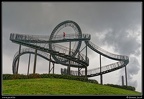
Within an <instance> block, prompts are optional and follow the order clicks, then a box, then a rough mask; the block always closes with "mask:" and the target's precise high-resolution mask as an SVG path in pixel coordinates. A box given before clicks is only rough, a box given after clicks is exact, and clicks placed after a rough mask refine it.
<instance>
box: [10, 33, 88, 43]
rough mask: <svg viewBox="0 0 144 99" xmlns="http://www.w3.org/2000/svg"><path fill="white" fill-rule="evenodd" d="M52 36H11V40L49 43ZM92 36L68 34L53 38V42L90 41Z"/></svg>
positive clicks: (12, 34)
mask: <svg viewBox="0 0 144 99" xmlns="http://www.w3.org/2000/svg"><path fill="white" fill-rule="evenodd" d="M49 38H50V36H47V35H25V34H14V33H11V34H10V40H22V41H25V42H26V41H27V42H32V43H34V42H39V41H49ZM90 38H91V36H90V35H89V34H82V35H76V34H67V35H66V36H65V37H63V36H62V35H56V36H54V38H52V40H51V41H54V40H63V39H90Z"/></svg>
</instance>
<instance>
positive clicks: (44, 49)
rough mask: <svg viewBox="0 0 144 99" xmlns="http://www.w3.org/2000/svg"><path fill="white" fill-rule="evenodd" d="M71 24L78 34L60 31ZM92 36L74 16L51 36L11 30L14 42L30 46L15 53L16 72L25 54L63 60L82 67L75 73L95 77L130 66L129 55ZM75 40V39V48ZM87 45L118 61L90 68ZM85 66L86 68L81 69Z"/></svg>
mask: <svg viewBox="0 0 144 99" xmlns="http://www.w3.org/2000/svg"><path fill="white" fill-rule="evenodd" d="M64 27H70V28H72V29H73V30H74V32H75V34H66V35H64V36H65V37H64V36H63V35H58V33H59V32H60V31H61V30H62V29H63V28H64ZM90 39H91V36H90V35H89V34H82V31H81V29H80V27H79V25H78V24H77V23H76V22H74V21H71V20H66V21H64V22H61V23H60V24H58V25H57V26H56V27H55V28H54V30H53V31H52V33H51V35H50V36H47V35H25V34H17V33H11V34H10V40H11V41H12V42H14V43H17V44H20V45H23V46H26V47H28V48H23V49H21V50H19V51H18V52H17V53H16V54H15V55H14V59H13V63H12V71H13V74H16V73H18V69H17V68H18V67H17V65H16V64H17V63H18V61H19V58H20V56H21V55H24V54H36V55H38V56H40V57H42V58H44V59H46V60H48V61H50V62H52V63H56V64H62V65H65V66H67V67H69V69H70V67H75V68H78V71H70V70H69V74H71V75H78V76H87V77H93V76H98V75H100V74H105V73H108V72H112V71H115V70H117V69H120V68H122V67H124V66H126V65H127V64H128V63H129V57H128V56H124V55H116V54H112V53H110V52H107V51H106V50H104V49H102V48H100V47H98V46H97V45H95V44H93V43H92V42H91V41H90ZM82 41H84V42H85V45H86V46H85V47H84V48H86V55H84V54H82V53H81V50H80V48H81V44H82ZM66 42H68V43H69V48H68V47H65V46H62V45H60V44H59V43H61V44H62V43H66ZM71 42H76V43H75V48H74V49H72V48H71ZM87 47H89V48H90V49H92V50H93V51H95V52H96V53H99V54H100V55H102V56H105V57H107V58H109V59H112V60H117V61H118V62H116V63H112V64H108V65H106V66H102V67H101V68H94V69H90V70H87V67H88V66H89V58H88V57H87ZM80 68H81V69H82V68H85V71H84V70H81V69H80Z"/></svg>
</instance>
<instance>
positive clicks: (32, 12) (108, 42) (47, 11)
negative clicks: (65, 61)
mask: <svg viewBox="0 0 144 99" xmlns="http://www.w3.org/2000/svg"><path fill="white" fill-rule="evenodd" d="M65 20H72V21H75V22H76V23H77V24H78V25H79V26H80V28H81V30H82V32H83V33H88V34H91V41H92V42H93V43H94V44H96V45H98V46H100V47H101V48H103V49H105V50H107V51H109V52H111V53H114V54H118V55H127V56H129V58H130V60H129V64H128V65H127V73H128V85H130V86H134V87H136V90H137V91H139V92H141V91H142V88H141V87H142V79H141V78H142V75H141V73H142V72H141V71H142V63H141V53H142V52H141V46H142V41H141V40H142V38H141V36H142V31H141V29H142V3H141V2H2V70H3V74H6V73H9V74H11V73H12V61H13V57H14V55H15V53H16V52H17V51H18V47H19V46H18V45H17V44H15V43H12V42H11V41H10V40H9V37H10V33H24V34H40V35H50V34H51V32H52V30H53V29H54V28H55V27H56V25H57V24H59V23H60V22H63V21H65ZM83 44H84V43H83ZM22 48H25V47H24V46H23V47H22ZM33 57H34V56H32V58H31V67H30V70H31V71H30V72H31V73H32V68H33V61H34V59H33ZM88 57H89V59H90V65H89V66H88V69H92V68H97V67H99V54H98V53H95V52H94V51H92V50H91V49H88ZM37 60H38V61H37V69H36V72H37V73H47V72H48V61H46V60H44V59H42V58H40V57H38V58H37ZM113 62H115V61H113V60H110V59H108V58H106V57H102V66H104V65H108V64H110V63H113ZM27 65H28V55H23V56H22V57H21V58H20V68H19V72H20V73H23V74H25V73H26V72H27ZM61 67H63V68H65V67H64V66H61V65H55V73H58V74H59V73H60V68H61ZM122 75H123V76H124V75H125V73H124V68H122V69H120V70H117V71H114V72H110V73H108V74H104V75H103V82H104V84H107V83H111V84H119V85H121V76H122ZM92 79H96V80H98V81H100V78H99V76H96V77H92Z"/></svg>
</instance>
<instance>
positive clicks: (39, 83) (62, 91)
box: [2, 78, 141, 95]
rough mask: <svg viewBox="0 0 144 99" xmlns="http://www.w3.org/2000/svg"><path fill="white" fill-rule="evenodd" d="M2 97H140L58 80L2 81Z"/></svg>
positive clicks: (117, 89) (108, 87)
mask: <svg viewBox="0 0 144 99" xmlns="http://www.w3.org/2000/svg"><path fill="white" fill-rule="evenodd" d="M2 83H3V84H2V94H3V95H141V93H139V92H136V91H130V90H125V89H120V88H114V87H110V86H105V85H99V84H94V83H88V82H81V81H76V80H67V79H58V78H37V79H15V80H3V82H2Z"/></svg>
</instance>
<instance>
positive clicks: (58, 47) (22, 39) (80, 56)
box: [10, 33, 90, 64]
mask: <svg viewBox="0 0 144 99" xmlns="http://www.w3.org/2000/svg"><path fill="white" fill-rule="evenodd" d="M70 36H71V35H69V37H70ZM83 36H84V37H85V38H86V37H90V35H84V34H83V35H82V37H83ZM39 37H41V38H48V37H45V36H38V35H32V36H29V35H23V34H13V33H12V34H11V35H10V40H14V41H20V42H24V43H27V42H25V40H29V42H31V40H32V41H33V40H38V38H39ZM58 37H59V36H58ZM58 37H56V38H58ZM39 40H40V39H39ZM28 44H29V45H35V46H36V47H41V48H46V49H49V44H48V43H47V44H41V43H33V44H31V43H28ZM41 45H42V46H41ZM53 48H54V49H56V50H55V51H57V52H59V53H64V54H65V55H69V48H66V47H64V46H61V45H58V44H53ZM25 50H26V49H25ZM23 51H24V50H21V52H23ZM18 53H19V52H17V53H16V55H17V54H18ZM70 53H74V51H73V50H71V51H70ZM70 56H71V57H73V58H77V59H79V60H81V61H83V62H86V63H87V64H88V63H89V59H88V57H86V56H85V55H84V54H82V53H79V54H76V55H75V56H73V55H72V54H71V55H70ZM14 57H15V56H14Z"/></svg>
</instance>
